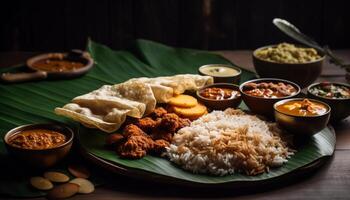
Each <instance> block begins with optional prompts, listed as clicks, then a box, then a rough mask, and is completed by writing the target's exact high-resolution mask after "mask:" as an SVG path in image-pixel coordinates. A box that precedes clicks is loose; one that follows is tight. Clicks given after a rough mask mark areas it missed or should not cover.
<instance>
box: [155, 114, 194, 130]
mask: <svg viewBox="0 0 350 200" xmlns="http://www.w3.org/2000/svg"><path fill="white" fill-rule="evenodd" d="M190 124H191V121H190V120H189V119H185V118H181V117H179V116H178V115H176V114H175V113H168V114H165V115H164V116H163V118H162V121H161V123H160V125H159V126H160V127H161V128H163V129H165V130H167V131H169V132H174V133H175V132H177V131H178V130H179V129H181V128H183V127H185V126H189V125H190Z"/></svg>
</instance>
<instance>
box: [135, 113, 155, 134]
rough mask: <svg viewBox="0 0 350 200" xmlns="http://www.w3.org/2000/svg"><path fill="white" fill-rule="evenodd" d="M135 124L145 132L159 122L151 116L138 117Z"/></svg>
mask: <svg viewBox="0 0 350 200" xmlns="http://www.w3.org/2000/svg"><path fill="white" fill-rule="evenodd" d="M134 124H135V125H136V126H138V127H139V128H140V129H141V130H143V131H144V132H150V131H152V129H154V128H155V127H156V126H157V122H156V121H154V120H153V119H152V118H150V117H145V118H141V119H137V120H136V122H135V123H134Z"/></svg>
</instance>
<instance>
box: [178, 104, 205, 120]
mask: <svg viewBox="0 0 350 200" xmlns="http://www.w3.org/2000/svg"><path fill="white" fill-rule="evenodd" d="M172 109H173V111H174V112H175V113H176V114H177V115H179V116H180V117H183V118H189V119H191V120H195V119H198V118H199V117H201V116H202V115H204V114H206V113H208V111H207V107H205V106H204V105H203V104H201V103H198V104H197V105H196V106H195V107H192V108H182V107H176V106H173V108H172Z"/></svg>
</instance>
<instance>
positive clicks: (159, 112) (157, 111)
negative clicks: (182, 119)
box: [149, 107, 168, 119]
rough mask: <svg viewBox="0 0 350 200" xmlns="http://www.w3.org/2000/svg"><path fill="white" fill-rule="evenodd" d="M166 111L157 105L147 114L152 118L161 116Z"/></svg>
mask: <svg viewBox="0 0 350 200" xmlns="http://www.w3.org/2000/svg"><path fill="white" fill-rule="evenodd" d="M167 113H168V111H166V110H165V109H164V108H163V107H158V108H156V109H154V110H153V112H152V113H151V114H150V115H149V116H150V117H151V118H152V119H157V118H161V117H163V115H165V114H167Z"/></svg>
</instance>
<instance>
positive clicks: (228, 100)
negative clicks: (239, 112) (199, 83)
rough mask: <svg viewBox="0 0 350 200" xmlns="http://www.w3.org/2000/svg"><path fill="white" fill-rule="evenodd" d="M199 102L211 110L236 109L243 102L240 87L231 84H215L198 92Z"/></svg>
mask: <svg viewBox="0 0 350 200" xmlns="http://www.w3.org/2000/svg"><path fill="white" fill-rule="evenodd" d="M197 97H198V99H199V101H201V102H202V103H204V104H205V105H206V106H207V107H208V108H210V109H211V110H225V109H226V108H236V107H238V105H239V104H240V103H241V102H242V97H241V92H240V91H239V86H238V85H235V84H231V83H214V84H211V85H207V86H204V87H203V88H201V89H199V90H198V91H197Z"/></svg>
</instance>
